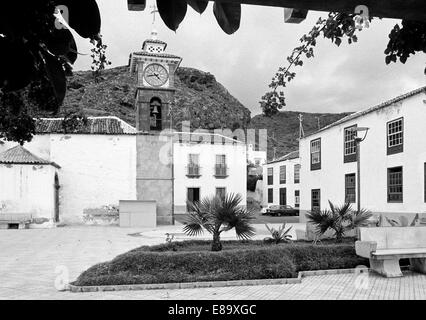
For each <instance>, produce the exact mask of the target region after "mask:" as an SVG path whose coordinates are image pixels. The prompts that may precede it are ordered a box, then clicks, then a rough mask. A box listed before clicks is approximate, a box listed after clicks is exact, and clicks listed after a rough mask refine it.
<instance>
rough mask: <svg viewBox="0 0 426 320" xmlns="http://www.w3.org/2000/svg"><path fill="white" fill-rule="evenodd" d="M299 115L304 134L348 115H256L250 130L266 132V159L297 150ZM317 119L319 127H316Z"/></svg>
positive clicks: (285, 112) (291, 112)
mask: <svg viewBox="0 0 426 320" xmlns="http://www.w3.org/2000/svg"><path fill="white" fill-rule="evenodd" d="M299 114H302V115H303V129H304V132H305V134H309V133H312V132H314V131H316V130H318V128H319V127H321V128H322V127H325V126H326V125H328V124H330V123H332V122H335V121H337V120H339V119H341V118H343V117H345V116H347V115H348V114H350V113H304V112H297V111H283V112H279V113H278V114H276V115H274V116H272V117H266V116H263V115H257V116H255V117H253V118H252V119H251V123H250V125H249V127H250V128H256V129H267V130H268V159H272V158H273V157H274V148H275V156H276V157H280V156H283V155H285V154H287V153H289V152H291V151H295V150H297V149H298V146H299V142H298V138H299V118H298V117H299ZM318 119H319V126H318Z"/></svg>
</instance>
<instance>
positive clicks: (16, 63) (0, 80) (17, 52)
mask: <svg viewBox="0 0 426 320" xmlns="http://www.w3.org/2000/svg"><path fill="white" fill-rule="evenodd" d="M0 48H1V50H0V88H4V89H5V90H6V91H14V90H18V89H22V88H24V87H26V86H27V85H28V84H29V83H30V81H31V80H32V79H33V76H34V73H35V61H34V57H33V56H32V54H31V52H30V51H29V49H28V48H27V47H26V46H25V45H24V44H21V43H15V42H11V41H9V40H7V39H5V38H1V37H0Z"/></svg>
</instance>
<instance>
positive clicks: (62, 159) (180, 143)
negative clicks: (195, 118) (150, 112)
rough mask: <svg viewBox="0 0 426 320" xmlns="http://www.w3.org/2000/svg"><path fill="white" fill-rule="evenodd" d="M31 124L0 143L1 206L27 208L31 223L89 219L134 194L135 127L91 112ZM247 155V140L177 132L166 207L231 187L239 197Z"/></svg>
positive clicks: (23, 211)
mask: <svg viewBox="0 0 426 320" xmlns="http://www.w3.org/2000/svg"><path fill="white" fill-rule="evenodd" d="M36 128H37V135H35V136H34V138H33V140H32V141H31V142H30V143H26V144H25V145H24V147H22V146H20V145H17V144H16V143H12V142H7V141H2V142H1V143H0V214H4V215H9V216H10V215H14V214H16V215H27V216H30V217H31V218H32V220H34V221H35V223H33V225H32V226H33V227H37V226H53V225H54V224H55V223H58V222H60V223H71V224H73V223H77V224H78V223H89V222H90V221H89V220H90V218H91V215H93V214H96V213H97V214H99V215H102V214H103V213H104V215H107V214H108V212H107V211H108V208H110V207H118V204H119V201H120V200H137V186H136V183H137V179H136V176H137V154H136V153H137V151H136V150H137V148H136V139H137V130H136V129H135V128H134V127H132V126H130V125H128V124H127V123H126V122H124V121H123V120H121V119H119V118H117V117H93V118H88V123H87V125H86V126H85V127H84V128H81V129H80V130H79V131H77V132H73V133H63V132H62V119H41V120H39V121H37V127H36ZM182 136H184V138H183V139H182ZM246 157H247V156H246V144H245V143H242V142H240V141H236V140H233V139H231V138H229V137H226V136H220V135H218V134H211V135H208V134H207V135H204V136H203V137H202V139H200V134H190V133H187V134H184V135H182V134H177V133H176V134H175V135H174V138H173V163H172V166H173V177H172V179H173V199H174V201H173V206H174V207H173V209H174V210H173V214H184V213H186V202H187V200H189V201H198V200H201V198H202V197H207V196H213V195H221V194H224V193H231V192H233V193H240V194H241V195H242V197H243V204H245V203H246V184H247V180H246V179H247V177H246ZM112 222H113V223H115V222H116V221H112ZM160 223H161V221H160Z"/></svg>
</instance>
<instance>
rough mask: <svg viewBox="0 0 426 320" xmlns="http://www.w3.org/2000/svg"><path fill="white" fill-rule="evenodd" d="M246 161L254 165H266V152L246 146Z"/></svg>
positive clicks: (250, 145) (251, 145)
mask: <svg viewBox="0 0 426 320" xmlns="http://www.w3.org/2000/svg"><path fill="white" fill-rule="evenodd" d="M247 161H248V162H249V163H252V164H255V165H256V164H258V165H264V164H265V163H266V151H261V150H255V148H254V146H253V144H249V145H247Z"/></svg>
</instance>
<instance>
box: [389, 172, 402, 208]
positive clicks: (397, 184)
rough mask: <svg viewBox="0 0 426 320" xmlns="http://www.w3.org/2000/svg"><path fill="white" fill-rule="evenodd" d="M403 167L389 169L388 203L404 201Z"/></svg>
mask: <svg viewBox="0 0 426 320" xmlns="http://www.w3.org/2000/svg"><path fill="white" fill-rule="evenodd" d="M402 187H403V182H402V167H395V168H389V169H388V202H402V201H403V193H402V190H403V188H402Z"/></svg>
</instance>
